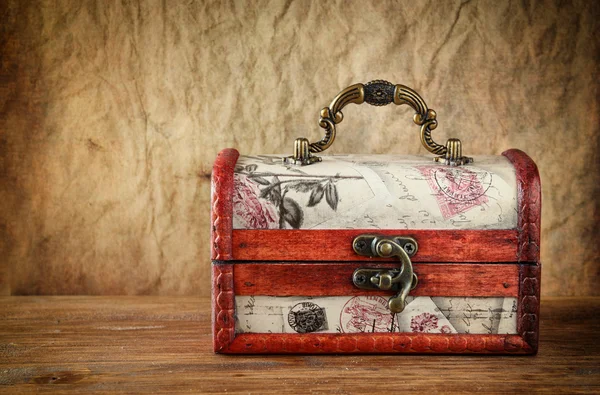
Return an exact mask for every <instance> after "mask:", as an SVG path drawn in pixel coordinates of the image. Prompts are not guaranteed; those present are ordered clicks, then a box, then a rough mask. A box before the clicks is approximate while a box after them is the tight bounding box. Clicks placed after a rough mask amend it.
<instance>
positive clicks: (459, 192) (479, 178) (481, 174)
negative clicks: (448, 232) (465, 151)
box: [417, 166, 492, 219]
mask: <svg viewBox="0 0 600 395" xmlns="http://www.w3.org/2000/svg"><path fill="white" fill-rule="evenodd" d="M417 170H419V172H420V173H421V174H422V175H423V176H425V178H426V180H427V184H429V187H430V188H431V190H432V192H433V194H434V196H435V198H436V201H437V203H438V206H439V208H440V212H441V213H442V216H443V217H444V219H449V218H452V217H454V216H456V215H458V214H461V213H464V212H466V211H468V210H470V209H472V208H474V207H478V206H481V205H483V204H486V203H488V201H489V198H488V197H487V196H486V194H485V193H486V192H487V190H488V189H489V187H490V185H491V183H492V175H491V174H490V173H488V172H486V171H477V172H475V171H472V170H469V169H461V168H455V167H451V168H449V167H439V166H419V167H417Z"/></svg>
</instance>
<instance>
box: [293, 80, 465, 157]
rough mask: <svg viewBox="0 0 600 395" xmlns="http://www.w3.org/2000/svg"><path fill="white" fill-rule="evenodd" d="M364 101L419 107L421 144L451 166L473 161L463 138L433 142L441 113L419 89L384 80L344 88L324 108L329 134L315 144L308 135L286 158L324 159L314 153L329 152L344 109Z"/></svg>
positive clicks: (323, 118) (324, 125)
mask: <svg viewBox="0 0 600 395" xmlns="http://www.w3.org/2000/svg"><path fill="white" fill-rule="evenodd" d="M363 102H367V103H368V104H371V105H374V106H385V105H388V104H390V103H394V104H397V105H401V104H408V105H409V106H410V107H412V108H413V109H414V110H415V115H414V117H413V121H414V122H415V123H416V124H417V125H420V126H421V143H422V144H423V146H424V147H425V148H426V149H427V150H428V151H429V152H431V153H432V154H435V155H442V156H441V157H438V158H436V161H441V162H444V163H446V164H450V165H461V164H463V163H470V162H472V159H471V158H467V157H463V156H462V146H461V143H460V140H458V139H449V140H448V142H447V144H446V146H443V145H441V144H438V143H436V142H435V141H433V138H432V137H431V131H432V130H434V129H435V128H436V127H437V125H438V122H437V119H436V116H437V114H436V112H435V111H434V110H432V109H430V108H428V107H427V104H425V101H424V100H423V98H422V97H421V96H420V95H419V94H418V93H417V92H416V91H415V90H413V89H411V88H409V87H407V86H405V85H399V84H398V85H394V84H392V83H391V82H388V81H384V80H375V81H371V82H368V83H367V84H354V85H351V86H349V87H347V88H346V89H344V90H343V91H341V92H340V93H339V94H338V95H337V96H336V97H335V98H334V99H333V101H332V102H331V104H329V107H325V108H323V109H322V110H321V113H320V118H319V126H320V127H322V128H323V129H325V136H324V137H323V138H322V139H321V140H319V141H317V142H315V143H309V142H308V140H307V139H305V138H300V139H297V140H296V142H295V145H294V155H293V156H290V157H287V158H284V162H286V163H293V164H303V165H306V164H310V163H314V162H319V161H320V158H318V157H316V156H313V155H312V153H317V152H322V151H325V150H326V149H327V148H329V147H330V146H331V144H333V141H334V140H335V135H336V125H337V124H338V123H340V122H342V120H343V119H344V115H343V113H342V109H343V108H344V107H345V106H346V105H348V104H350V103H354V104H362V103H363Z"/></svg>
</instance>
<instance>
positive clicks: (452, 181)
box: [434, 168, 492, 202]
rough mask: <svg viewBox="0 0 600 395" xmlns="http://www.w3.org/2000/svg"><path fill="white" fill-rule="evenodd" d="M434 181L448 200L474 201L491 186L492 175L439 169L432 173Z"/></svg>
mask: <svg viewBox="0 0 600 395" xmlns="http://www.w3.org/2000/svg"><path fill="white" fill-rule="evenodd" d="M434 179H435V182H436V184H437V186H438V187H439V189H440V191H442V193H444V195H446V196H447V197H449V198H450V199H453V200H456V201H459V202H469V201H476V200H477V199H479V198H480V197H482V196H483V195H485V193H486V192H487V191H488V189H489V188H490V186H491V185H492V175H491V174H490V173H489V172H487V171H485V170H480V171H477V172H474V171H471V170H468V169H454V168H441V169H437V170H435V172H434Z"/></svg>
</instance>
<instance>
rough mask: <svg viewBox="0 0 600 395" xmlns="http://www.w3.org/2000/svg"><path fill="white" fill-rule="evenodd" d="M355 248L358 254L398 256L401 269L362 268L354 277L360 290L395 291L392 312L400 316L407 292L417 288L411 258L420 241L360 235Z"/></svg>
mask: <svg viewBox="0 0 600 395" xmlns="http://www.w3.org/2000/svg"><path fill="white" fill-rule="evenodd" d="M352 248H353V249H354V251H355V252H356V253H357V254H359V255H364V256H370V257H376V256H377V257H382V258H389V257H391V256H396V257H398V258H399V259H400V261H401V262H402V266H401V267H400V270H399V271H398V270H395V269H374V268H360V269H356V270H355V271H354V273H353V274H352V282H353V283H354V285H355V286H357V287H358V288H361V289H382V290H386V291H387V290H396V291H398V292H397V293H396V295H395V296H392V297H391V298H390V299H389V300H388V307H389V308H390V311H391V312H392V313H401V312H402V311H403V310H404V304H405V300H406V297H407V296H408V293H409V292H410V291H411V290H412V289H414V288H415V287H416V286H417V282H418V279H417V275H416V274H415V273H414V272H413V267H412V262H411V261H410V256H412V255H414V254H415V253H416V252H417V242H416V241H415V240H414V239H413V238H410V237H395V238H394V237H391V238H390V237H384V236H377V235H361V236H358V237H356V238H355V239H354V241H353V243H352Z"/></svg>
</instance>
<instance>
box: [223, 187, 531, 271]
mask: <svg viewBox="0 0 600 395" xmlns="http://www.w3.org/2000/svg"><path fill="white" fill-rule="evenodd" d="M225 193H226V192H224V193H223V194H225ZM363 234H381V235H389V236H407V237H413V238H414V239H415V240H416V241H417V243H418V245H419V251H418V253H417V254H416V255H415V256H414V257H412V258H411V261H412V262H514V261H517V259H518V251H517V245H518V243H517V240H518V232H517V231H516V230H512V229H498V230H447V229H444V230H419V229H411V230H390V229H335V230H331V229H318V230H317V229H303V230H290V229H284V230H233V236H232V242H233V246H232V249H233V253H232V258H231V259H235V260H249V261H258V260H263V261H283V260H287V261H344V262H347V261H362V260H364V259H365V258H364V257H363V256H360V255H358V254H356V252H354V250H352V240H354V238H355V237H356V236H358V235H363ZM381 260H384V259H382V258H377V261H381ZM385 260H388V261H395V260H397V258H395V257H392V258H389V259H385ZM532 262H535V260H533V261H532Z"/></svg>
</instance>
